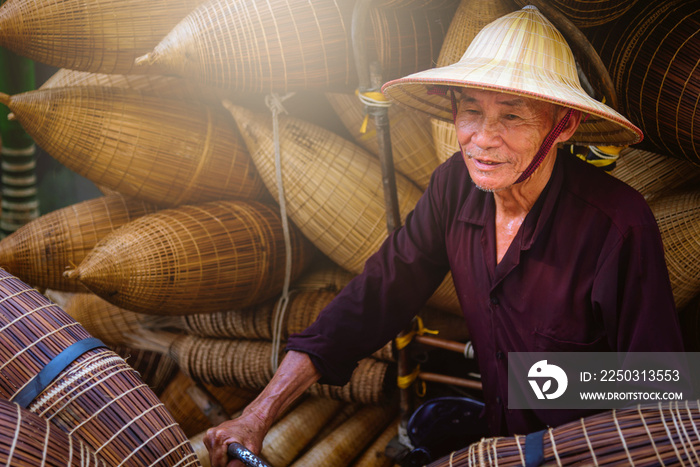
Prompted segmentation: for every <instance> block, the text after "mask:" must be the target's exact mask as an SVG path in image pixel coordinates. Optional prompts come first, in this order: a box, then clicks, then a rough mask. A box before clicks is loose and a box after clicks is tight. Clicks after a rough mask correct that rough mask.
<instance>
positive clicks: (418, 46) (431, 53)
mask: <svg viewBox="0 0 700 467" xmlns="http://www.w3.org/2000/svg"><path fill="white" fill-rule="evenodd" d="M437 3H439V5H436V7H432V8H381V7H379V8H372V9H370V11H369V21H368V22H369V24H370V25H371V26H372V28H371V29H372V34H371V35H370V36H369V37H368V38H367V47H368V48H370V49H372V50H374V51H375V52H376V55H377V59H378V61H379V63H380V64H381V67H382V68H381V69H382V79H383V80H384V81H388V80H391V79H395V78H400V77H402V76H405V75H408V74H411V73H415V72H417V71H422V70H425V69H427V68H430V67H431V66H433V64H434V63H435V62H436V61H437V58H438V55H439V54H440V47H441V46H442V42H443V40H444V39H445V34H446V33H447V29H448V27H449V25H450V21H451V19H452V16H453V15H454V13H455V10H456V9H457V5H458V3H459V2H458V0H455V1H452V2H436V4H437Z"/></svg>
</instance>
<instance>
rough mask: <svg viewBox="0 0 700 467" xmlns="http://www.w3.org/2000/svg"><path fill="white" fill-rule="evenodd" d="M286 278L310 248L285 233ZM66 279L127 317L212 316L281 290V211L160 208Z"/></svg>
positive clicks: (240, 205)
mask: <svg viewBox="0 0 700 467" xmlns="http://www.w3.org/2000/svg"><path fill="white" fill-rule="evenodd" d="M289 233H290V242H291V255H292V265H291V266H292V267H291V279H292V280H293V279H294V278H296V277H298V275H299V274H300V273H301V271H303V270H304V268H305V267H306V265H307V264H308V263H309V261H310V260H311V258H312V255H313V252H314V250H313V248H312V247H311V245H310V244H309V243H308V242H307V241H306V240H305V239H304V238H303V237H302V236H301V235H300V234H299V233H298V232H297V230H296V229H294V228H293V226H290V232H289ZM66 275H67V276H69V277H70V278H72V279H77V280H80V281H81V282H82V283H83V284H84V285H85V286H86V287H87V288H88V289H90V290H91V291H93V292H95V293H96V294H97V295H99V296H101V297H102V298H104V299H105V300H107V301H109V302H110V303H112V304H114V305H117V306H119V307H121V308H125V309H127V310H131V311H136V312H139V313H146V314H156V315H182V314H191V313H214V312H217V311H225V310H230V309H233V308H238V307H245V306H249V305H252V304H255V303H260V302H262V301H265V300H267V299H269V298H271V297H273V296H275V295H277V294H279V293H280V292H281V291H282V286H283V283H284V276H285V241H284V234H283V229H282V222H281V219H280V215H279V211H278V210H277V209H276V208H272V207H270V206H267V205H265V204H262V203H259V202H256V201H250V202H248V201H212V202H210V203H204V204H201V205H197V206H180V207H178V208H173V209H165V210H162V211H159V212H156V213H154V214H149V215H147V216H144V217H141V218H139V219H136V220H135V221H133V222H131V223H129V224H128V225H125V226H123V227H122V228H120V229H118V230H116V231H115V232H113V233H112V234H110V235H108V236H107V237H105V238H104V239H103V240H102V241H101V242H99V243H98V244H97V245H96V246H95V248H94V249H93V250H92V251H91V252H90V253H89V254H88V255H87V256H86V257H85V259H84V260H83V262H81V263H80V265H78V267H77V268H75V269H73V270H70V271H67V272H66Z"/></svg>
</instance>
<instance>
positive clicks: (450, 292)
mask: <svg viewBox="0 0 700 467" xmlns="http://www.w3.org/2000/svg"><path fill="white" fill-rule="evenodd" d="M224 105H225V106H226V107H227V108H228V109H229V110H230V111H231V113H232V115H233V116H234V118H235V119H236V123H237V124H238V126H239V128H240V130H241V134H242V135H243V138H244V139H245V141H246V144H247V145H248V149H249V151H250V155H251V158H252V159H253V161H254V162H255V165H256V167H257V169H258V172H259V173H260V176H261V177H262V179H263V181H264V182H265V185H266V186H267V188H268V190H269V191H270V193H272V194H273V196H274V197H275V198H276V197H277V192H278V190H277V183H276V176H275V161H274V154H275V152H274V143H273V137H272V128H271V127H272V124H271V122H270V121H269V118H267V117H264V116H262V115H260V114H255V113H253V112H252V111H249V110H247V109H245V108H242V107H237V106H234V105H233V104H230V103H224ZM279 128H280V130H279V131H280V133H279V134H280V149H281V156H280V160H281V165H282V183H283V185H284V193H285V199H286V204H287V214H288V216H289V218H290V219H291V220H292V222H294V224H295V225H296V226H297V227H298V228H299V230H301V232H302V233H303V234H304V236H305V237H306V238H308V239H309V240H310V241H311V242H312V243H313V244H314V245H315V246H316V247H317V248H318V249H319V250H321V251H322V252H323V253H324V254H325V255H326V256H328V257H329V258H330V259H332V260H333V261H334V262H335V263H337V264H338V265H340V266H341V267H343V268H345V269H347V270H348V271H351V272H353V273H356V274H359V273H360V272H362V269H363V267H364V263H365V261H366V260H367V258H368V257H369V256H370V255H371V254H372V253H374V252H375V251H377V249H378V248H379V246H380V245H381V244H382V242H383V241H384V239H385V238H386V235H387V232H386V207H385V203H384V194H383V186H382V173H381V166H380V164H379V161H378V160H377V159H375V158H373V157H372V156H371V155H370V154H369V153H368V152H367V151H365V150H364V149H362V148H361V147H359V146H357V145H356V144H354V143H352V142H350V141H347V140H345V139H343V138H341V137H340V136H338V135H336V134H335V133H332V132H330V131H328V130H326V129H324V128H321V127H319V126H317V125H313V124H311V123H308V122H305V121H303V120H300V119H297V118H294V117H287V118H282V119H280V122H279ZM396 186H397V193H398V198H399V212H400V213H401V217H402V219H403V218H405V216H406V215H407V214H408V213H409V212H410V211H411V210H413V207H414V206H415V205H416V202H417V201H418V199H419V198H420V196H421V191H420V190H419V189H418V188H416V186H415V185H413V184H412V183H411V182H410V181H409V180H408V179H406V178H405V177H403V176H401V174H397V176H396ZM431 300H432V302H431V303H433V304H434V305H435V306H437V307H440V308H443V309H448V310H453V311H454V312H455V313H460V314H461V311H460V310H459V303H458V301H457V294H456V292H455V290H454V284H453V282H452V277H451V275H448V277H447V278H446V279H445V281H444V282H443V284H442V285H441V286H440V288H439V289H438V291H436V293H435V294H434V296H433V297H432V299H431Z"/></svg>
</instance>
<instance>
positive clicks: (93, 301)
mask: <svg viewBox="0 0 700 467" xmlns="http://www.w3.org/2000/svg"><path fill="white" fill-rule="evenodd" d="M64 310H65V311H66V313H68V314H69V315H71V316H72V317H73V319H75V320H76V321H77V322H79V323H80V324H81V326H83V327H84V328H85V330H86V331H87V332H89V333H90V334H91V335H93V336H94V337H97V338H98V339H100V340H101V341H102V342H104V343H105V344H107V345H110V346H120V345H124V346H128V344H129V342H130V340H129V339H130V337H129V336H131V335H132V334H134V333H138V332H139V331H141V330H142V329H152V328H157V329H160V328H162V327H163V326H167V322H165V323H162V324H161V322H162V321H165V320H166V319H168V317H161V316H156V317H151V316H149V315H145V314H143V313H135V312H133V311H129V310H125V309H123V308H119V307H118V306H116V305H112V304H111V303H109V302H108V301H106V300H105V299H103V298H101V297H99V296H97V295H95V294H94V293H90V292H87V293H76V294H74V295H73V296H72V297H71V298H70V300H68V301H67V302H66V304H65V306H64ZM156 320H159V321H156Z"/></svg>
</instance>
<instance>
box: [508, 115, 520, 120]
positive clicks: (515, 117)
mask: <svg viewBox="0 0 700 467" xmlns="http://www.w3.org/2000/svg"><path fill="white" fill-rule="evenodd" d="M519 118H520V117H519V116H517V115H515V114H507V115H506V120H518V119H519Z"/></svg>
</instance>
